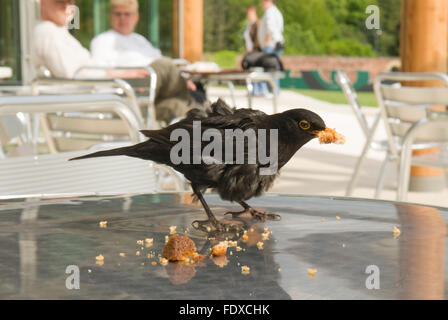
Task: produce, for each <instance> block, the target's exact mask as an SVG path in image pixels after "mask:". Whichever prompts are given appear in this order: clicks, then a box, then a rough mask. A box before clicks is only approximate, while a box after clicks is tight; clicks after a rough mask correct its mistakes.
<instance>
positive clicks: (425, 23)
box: [400, 0, 448, 191]
mask: <svg viewBox="0 0 448 320" xmlns="http://www.w3.org/2000/svg"><path fill="white" fill-rule="evenodd" d="M401 26H402V27H401V48H400V53H401V61H402V71H404V72H441V73H446V72H447V50H448V1H446V0H425V1H421V0H402V21H401ZM406 85H409V86H412V85H414V86H431V87H434V86H441V84H440V83H438V82H437V81H434V82H429V81H425V82H422V83H417V82H413V83H407V84H406ZM438 108H440V109H441V110H445V107H444V106H440V107H438ZM435 152H439V150H437V149H432V150H423V151H415V152H414V154H415V155H417V154H422V153H435ZM431 177H433V178H434V179H435V180H433V181H434V183H436V182H435V181H436V180H438V181H439V182H442V181H443V177H444V172H443V171H442V170H437V169H431V168H424V167H417V166H414V167H412V169H411V180H413V181H414V182H415V181H418V179H421V178H423V181H427V182H426V183H427V184H428V187H429V184H431ZM426 178H430V179H429V180H428V179H426ZM413 181H411V185H414V186H416V188H417V189H420V187H417V185H418V184H419V183H413ZM424 189H426V188H425V187H424V186H422V191H423V190H424Z"/></svg>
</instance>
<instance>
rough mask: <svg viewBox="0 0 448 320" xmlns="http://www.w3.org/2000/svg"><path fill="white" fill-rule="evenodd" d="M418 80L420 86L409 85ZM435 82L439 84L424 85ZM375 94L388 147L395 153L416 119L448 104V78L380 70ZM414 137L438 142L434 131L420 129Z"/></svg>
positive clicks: (430, 74)
mask: <svg viewBox="0 0 448 320" xmlns="http://www.w3.org/2000/svg"><path fill="white" fill-rule="evenodd" d="M416 81H418V85H419V86H409V83H411V82H416ZM429 81H431V82H434V81H438V82H440V83H441V84H442V87H425V86H424V85H422V84H423V83H428V82H429ZM374 88H375V93H376V95H377V98H378V103H379V105H380V108H381V113H382V117H383V120H384V123H385V127H386V132H387V135H388V141H389V147H390V148H391V151H392V152H393V154H394V155H397V154H398V145H397V140H400V139H402V138H403V137H404V136H405V135H406V134H407V133H408V131H409V129H410V128H411V127H412V126H413V125H414V124H415V123H416V122H418V121H420V120H422V119H424V118H426V117H427V112H428V108H430V107H435V106H437V107H440V106H446V105H448V77H447V76H446V75H444V74H441V73H402V72H394V73H383V74H380V75H378V77H377V79H376V80H375V85H374ZM416 140H417V141H420V142H437V141H439V140H440V136H438V135H437V131H433V130H425V131H420V132H419V133H418V136H416Z"/></svg>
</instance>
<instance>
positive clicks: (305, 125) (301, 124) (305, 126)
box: [299, 120, 311, 130]
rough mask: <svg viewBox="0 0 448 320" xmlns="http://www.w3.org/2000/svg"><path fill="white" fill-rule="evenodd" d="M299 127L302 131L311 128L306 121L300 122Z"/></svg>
mask: <svg viewBox="0 0 448 320" xmlns="http://www.w3.org/2000/svg"><path fill="white" fill-rule="evenodd" d="M299 126H300V128H301V129H302V130H309V129H310V128H311V124H310V123H309V122H308V121H306V120H302V121H300V122H299Z"/></svg>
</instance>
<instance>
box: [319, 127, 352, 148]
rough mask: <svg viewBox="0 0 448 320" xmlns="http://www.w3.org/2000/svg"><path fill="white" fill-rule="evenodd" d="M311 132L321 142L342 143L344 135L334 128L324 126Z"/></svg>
mask: <svg viewBox="0 0 448 320" xmlns="http://www.w3.org/2000/svg"><path fill="white" fill-rule="evenodd" d="M313 134H314V135H315V136H316V137H317V138H318V139H319V142H320V143H321V144H330V143H335V144H344V143H345V137H344V135H342V134H340V133H339V132H337V131H336V130H335V129H331V128H328V127H327V128H325V130H318V131H314V132H313Z"/></svg>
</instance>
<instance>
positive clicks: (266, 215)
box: [226, 201, 281, 221]
mask: <svg viewBox="0 0 448 320" xmlns="http://www.w3.org/2000/svg"><path fill="white" fill-rule="evenodd" d="M238 203H239V204H240V205H241V206H242V207H243V208H244V210H243V211H239V212H227V213H226V214H231V215H232V217H233V218H236V217H239V216H240V215H242V214H245V213H250V215H251V216H252V217H253V218H255V219H258V220H261V221H265V220H266V219H268V220H280V219H281V217H280V216H279V215H278V214H274V213H270V212H267V211H265V212H263V211H260V210H257V209H254V208H252V207H251V206H250V205H248V204H247V203H246V202H244V201H238Z"/></svg>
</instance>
